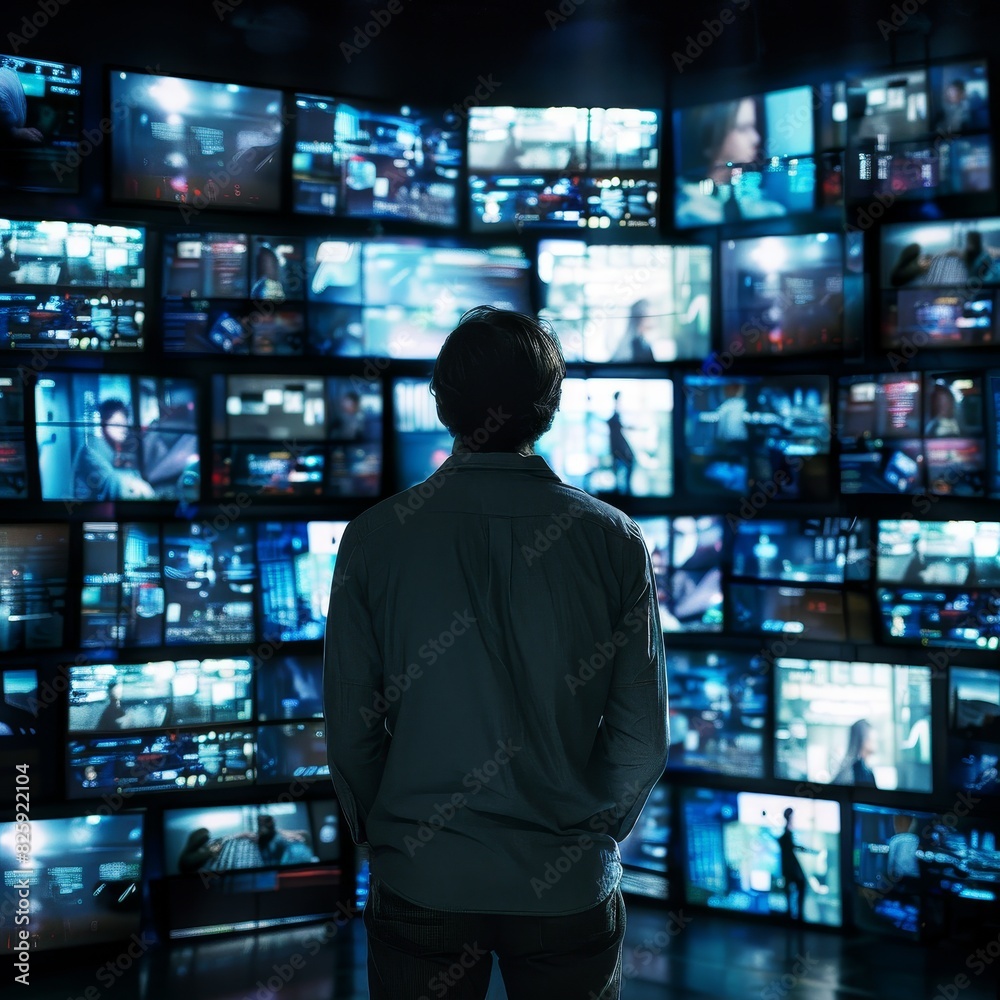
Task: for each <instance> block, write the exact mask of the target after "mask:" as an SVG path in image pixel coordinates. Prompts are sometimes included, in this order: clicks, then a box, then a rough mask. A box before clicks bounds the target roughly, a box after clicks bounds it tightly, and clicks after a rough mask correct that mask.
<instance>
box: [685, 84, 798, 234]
mask: <svg viewBox="0 0 1000 1000" xmlns="http://www.w3.org/2000/svg"><path fill="white" fill-rule="evenodd" d="M814 152H815V138H814V136H813V91H812V88H810V87H794V88H792V89H789V90H779V91H774V92H771V93H767V94H759V95H753V96H749V97H740V98H736V99H735V100H731V101H721V102H718V103H715V104H704V105H700V106H698V107H692V108H682V109H680V110H678V111H675V112H674V159H675V168H676V178H677V181H676V187H675V192H674V224H675V226H676V227H677V228H678V229H686V228H690V227H694V226H714V225H721V224H723V223H732V222H741V221H744V220H750V219H768V218H778V217H781V216H785V215H792V214H795V213H801V212H811V211H812V210H813V207H814V202H815V191H816V163H815V160H814Z"/></svg>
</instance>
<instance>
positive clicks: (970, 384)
mask: <svg viewBox="0 0 1000 1000" xmlns="http://www.w3.org/2000/svg"><path fill="white" fill-rule="evenodd" d="M839 414H840V420H839V429H838V437H839V442H840V480H841V490H842V491H843V492H844V493H932V494H935V495H941V496H964V497H971V496H985V495H986V492H987V488H988V470H987V438H986V419H985V407H984V400H983V377H982V376H981V375H976V374H964V373H957V372H954V373H941V374H925V375H924V376H923V377H922V378H921V375H920V374H919V373H917V374H896V375H891V374H883V375H853V376H849V377H846V378H842V379H841V393H840V405H839Z"/></svg>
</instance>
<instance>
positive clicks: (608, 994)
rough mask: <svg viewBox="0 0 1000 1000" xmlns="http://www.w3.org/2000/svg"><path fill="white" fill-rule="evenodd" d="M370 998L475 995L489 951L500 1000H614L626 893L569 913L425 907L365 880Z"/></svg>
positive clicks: (487, 969)
mask: <svg viewBox="0 0 1000 1000" xmlns="http://www.w3.org/2000/svg"><path fill="white" fill-rule="evenodd" d="M364 923H365V928H366V930H367V931H368V991H369V996H370V997H371V1000H432V998H434V997H444V998H446V1000H483V998H484V997H485V996H486V992H487V990H488V988H489V983H490V974H491V972H492V968H493V958H492V954H491V953H492V952H494V951H495V952H496V953H497V956H498V958H499V961H500V972H501V974H502V976H503V981H504V986H505V987H506V989H507V997H508V1000H536V998H537V1000H552V998H558V1000H619V998H620V996H621V982H622V940H623V939H624V937H625V901H624V900H623V899H622V894H621V891H620V890H618V889H616V890H615V891H614V892H613V893H611V895H610V896H608V898H607V899H606V900H605V901H604V902H603V903H601V904H599V905H598V906H595V907H592V908H591V909H589V910H584V911H583V912H582V913H574V914H571V915H569V916H537V917H534V916H508V915H506V914H495V913H456V912H449V911H446V910H429V909H426V908H425V907H422V906H417V905H416V904H414V903H410V902H408V901H407V900H405V899H403V898H401V897H400V896H397V895H396V894H395V893H394V892H392V891H391V890H390V889H388V888H387V887H386V886H385V885H384V884H382V883H380V882H379V881H378V880H377V879H374V878H373V879H372V880H371V887H370V890H369V895H368V902H367V903H366V904H365V911H364Z"/></svg>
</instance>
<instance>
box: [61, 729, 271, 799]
mask: <svg viewBox="0 0 1000 1000" xmlns="http://www.w3.org/2000/svg"><path fill="white" fill-rule="evenodd" d="M66 750H67V759H66V763H67V770H66V795H67V797H68V798H71V799H82V798H94V797H100V796H107V794H108V793H115V794H117V795H122V794H124V795H132V794H136V793H143V794H145V793H147V792H171V791H175V792H176V791H183V790H195V789H201V790H203V791H209V790H216V791H217V790H218V789H219V788H221V787H222V786H224V785H226V786H228V785H246V784H249V783H250V782H252V781H253V779H254V732H253V729H248V728H242V727H239V726H235V727H231V726H220V727H213V728H212V729H200V730H199V729H190V730H189V729H180V730H170V731H168V732H159V733H138V732H136V733H123V734H114V733H109V734H108V735H106V736H90V735H86V734H83V733H80V734H78V735H76V736H70V738H69V740H68V742H67V747H66Z"/></svg>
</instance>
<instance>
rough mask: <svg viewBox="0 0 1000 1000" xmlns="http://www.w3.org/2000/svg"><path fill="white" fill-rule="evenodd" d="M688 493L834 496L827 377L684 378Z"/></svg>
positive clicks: (799, 497) (788, 497)
mask: <svg viewBox="0 0 1000 1000" xmlns="http://www.w3.org/2000/svg"><path fill="white" fill-rule="evenodd" d="M684 396H685V408H686V418H685V425H684V439H685V443H686V445H687V452H688V460H687V463H686V465H685V475H686V486H687V488H688V490H690V491H691V492H692V493H702V494H712V495H722V496H728V497H739V496H742V497H743V498H744V502H745V503H746V505H747V506H748V507H749V508H750V511H751V512H753V511H754V508H753V507H752V506H751V504H750V501H749V499H747V498H748V497H750V496H753V495H754V494H755V492H758V491H763V495H764V497H765V502H766V500H768V499H776V500H811V499H818V498H825V497H826V496H827V494H828V485H829V484H828V479H829V453H830V380H829V378H828V377H827V376H825V375H753V376H750V375H748V376H716V375H685V376H684Z"/></svg>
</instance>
